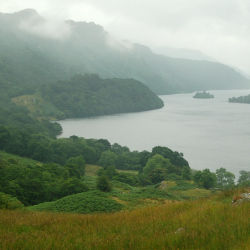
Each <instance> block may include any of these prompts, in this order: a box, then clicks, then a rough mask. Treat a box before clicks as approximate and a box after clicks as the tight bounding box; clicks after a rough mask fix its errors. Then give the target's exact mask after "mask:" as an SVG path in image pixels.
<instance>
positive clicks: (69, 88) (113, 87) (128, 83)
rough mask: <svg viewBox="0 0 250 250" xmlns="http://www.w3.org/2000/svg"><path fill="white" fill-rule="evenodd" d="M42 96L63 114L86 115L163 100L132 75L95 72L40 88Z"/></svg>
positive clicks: (127, 109)
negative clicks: (120, 76)
mask: <svg viewBox="0 0 250 250" xmlns="http://www.w3.org/2000/svg"><path fill="white" fill-rule="evenodd" d="M41 93H42V96H43V98H44V99H45V100H47V102H49V103H52V104H53V105H54V106H55V107H56V108H57V109H58V110H60V111H61V112H62V113H63V114H64V117H66V118H71V117H88V116H94V115H107V114H114V113H124V112H136V111H144V110H150V109H156V108H161V107H162V106H163V101H162V100H161V99H160V98H159V97H158V96H156V95H155V94H154V93H153V92H152V91H151V90H150V89H149V88H148V87H146V86H145V85H143V84H142V83H140V82H138V81H135V80H133V79H117V78H116V79H115V78H114V79H101V78H100V77H99V76H98V75H85V76H81V75H78V76H75V77H73V78H72V79H71V80H70V81H58V82H56V83H53V84H48V85H46V86H43V87H42V88H41Z"/></svg>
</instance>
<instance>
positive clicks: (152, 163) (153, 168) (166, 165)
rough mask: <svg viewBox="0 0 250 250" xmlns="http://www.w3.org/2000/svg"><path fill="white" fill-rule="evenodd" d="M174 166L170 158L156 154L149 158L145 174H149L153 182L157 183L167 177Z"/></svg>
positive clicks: (144, 169)
mask: <svg viewBox="0 0 250 250" xmlns="http://www.w3.org/2000/svg"><path fill="white" fill-rule="evenodd" d="M172 168H173V165H172V164H171V163H170V161H169V160H168V159H166V158H164V157H163V156H161V155H159V154H156V155H154V156H153V157H151V158H149V160H148V162H147V164H146V166H145V167H144V168H143V174H144V175H145V176H147V177H148V178H149V179H150V180H151V182H152V183H157V182H160V181H162V180H164V179H166V177H167V174H168V173H169V169H172Z"/></svg>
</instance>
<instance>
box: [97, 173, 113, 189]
mask: <svg viewBox="0 0 250 250" xmlns="http://www.w3.org/2000/svg"><path fill="white" fill-rule="evenodd" d="M96 187H97V189H99V190H100V191H102V192H110V191H111V190H112V186H111V183H110V182H109V180H108V177H107V176H104V175H102V176H99V177H98V179H97V183H96Z"/></svg>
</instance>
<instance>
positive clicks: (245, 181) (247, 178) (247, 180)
mask: <svg viewBox="0 0 250 250" xmlns="http://www.w3.org/2000/svg"><path fill="white" fill-rule="evenodd" d="M238 185H239V186H242V187H250V171H244V170H241V171H240V177H239V180H238Z"/></svg>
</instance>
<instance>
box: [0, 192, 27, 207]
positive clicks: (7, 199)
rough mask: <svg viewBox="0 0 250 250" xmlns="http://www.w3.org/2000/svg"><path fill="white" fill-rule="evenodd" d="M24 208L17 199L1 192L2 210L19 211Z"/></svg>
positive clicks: (0, 203)
mask: <svg viewBox="0 0 250 250" xmlns="http://www.w3.org/2000/svg"><path fill="white" fill-rule="evenodd" d="M22 207H23V204H22V203H21V202H20V201H19V200H18V199H17V198H16V197H13V196H11V195H8V194H5V193H2V192H0V209H18V208H22Z"/></svg>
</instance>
